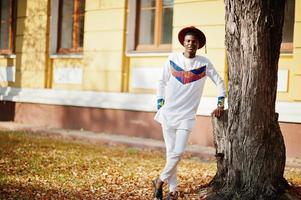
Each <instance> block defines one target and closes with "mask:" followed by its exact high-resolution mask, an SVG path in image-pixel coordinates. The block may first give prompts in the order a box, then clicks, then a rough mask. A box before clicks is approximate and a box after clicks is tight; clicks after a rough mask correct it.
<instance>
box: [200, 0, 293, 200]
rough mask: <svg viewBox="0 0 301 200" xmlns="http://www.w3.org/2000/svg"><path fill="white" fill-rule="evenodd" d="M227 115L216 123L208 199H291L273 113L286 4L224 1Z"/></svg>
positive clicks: (282, 0)
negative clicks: (213, 173)
mask: <svg viewBox="0 0 301 200" xmlns="http://www.w3.org/2000/svg"><path fill="white" fill-rule="evenodd" d="M225 5H226V50H227V58H228V65H229V96H228V104H229V110H228V111H227V112H225V113H224V115H223V117H222V118H221V119H213V122H214V123H213V126H214V138H215V144H216V148H217V152H216V153H217V154H216V157H217V169H218V170H217V173H216V176H215V177H214V179H213V180H212V182H211V184H210V186H211V188H212V192H211V193H210V194H209V195H208V196H207V198H206V199H214V200H217V199H223V200H227V199H239V200H249V199H250V200H251V199H252V200H253V199H254V200H261V199H262V200H266V199H273V200H274V199H290V198H292V197H289V196H288V195H284V194H285V189H286V188H287V187H288V184H287V182H286V180H285V179H284V178H283V173H284V167H285V145H284V141H283V137H282V134H281V130H280V127H279V124H278V114H277V113H275V101H276V93H277V72H278V60H279V53H280V44H281V37H282V26H283V17H284V6H285V0H225Z"/></svg>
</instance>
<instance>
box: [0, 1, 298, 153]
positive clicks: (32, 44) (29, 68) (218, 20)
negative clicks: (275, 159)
mask: <svg viewBox="0 0 301 200" xmlns="http://www.w3.org/2000/svg"><path fill="white" fill-rule="evenodd" d="M0 9H1V12H0V13H1V16H0V18H1V24H0V30H1V33H0V34H1V35H0V54H1V55H0V86H1V89H0V92H1V93H0V98H1V99H0V100H1V103H0V112H1V116H0V120H14V121H16V122H20V123H31V124H35V125H42V126H48V127H62V128H74V129H80V128H83V129H88V130H93V131H102V132H108V133H114V134H125V135H133V136H140V137H148V138H156V139H161V130H160V127H159V125H158V124H157V123H155V122H154V121H153V116H154V114H155V112H156V96H155V90H156V84H157V83H156V81H157V79H158V76H159V74H160V71H161V68H162V65H163V63H164V61H165V60H166V58H167V56H168V55H169V53H170V52H172V51H181V50H182V47H181V45H180V44H179V42H178V40H177V33H178V31H179V30H180V29H181V28H183V27H185V26H188V25H194V26H196V27H198V28H200V29H201V30H202V31H203V32H204V33H205V34H206V36H207V45H206V52H205V48H203V49H202V50H200V51H199V54H202V55H205V56H206V57H208V58H209V59H210V60H211V61H212V62H213V64H214V66H215V68H216V69H217V71H218V72H219V73H220V75H221V76H223V77H224V79H225V80H226V81H227V64H226V63H227V62H226V56H225V45H224V40H225V39H224V37H225V20H224V15H225V9H224V1H223V0H70V1H62V0H1V3H0ZM283 30H284V31H283V44H282V47H281V55H280V61H279V73H278V75H279V76H278V94H277V105H276V110H277V112H279V114H280V117H279V121H280V122H281V129H282V132H283V134H284V137H285V142H286V146H287V152H288V155H290V156H299V157H301V151H300V150H299V149H298V148H299V147H298V145H300V141H301V140H300V138H301V131H300V128H301V124H300V123H301V90H300V89H299V87H300V85H301V0H288V1H287V7H286V18H285V28H284V29H283ZM203 96H204V97H203V98H202V101H201V103H200V107H199V109H198V122H197V124H196V127H195V129H194V130H193V134H192V137H191V142H192V143H197V144H200V145H206V146H212V145H213V143H212V136H211V126H210V117H209V115H210V112H211V110H212V109H213V108H214V106H215V105H216V98H215V96H216V89H215V86H214V85H213V84H212V82H210V81H207V83H206V86H205V90H204V95H203ZM3 113H5V114H3Z"/></svg>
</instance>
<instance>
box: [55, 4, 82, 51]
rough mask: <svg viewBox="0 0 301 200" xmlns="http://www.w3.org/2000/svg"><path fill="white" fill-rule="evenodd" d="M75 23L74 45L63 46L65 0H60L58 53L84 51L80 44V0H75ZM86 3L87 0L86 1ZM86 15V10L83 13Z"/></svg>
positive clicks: (73, 29)
mask: <svg viewBox="0 0 301 200" xmlns="http://www.w3.org/2000/svg"><path fill="white" fill-rule="evenodd" d="M73 1H74V7H73V17H72V18H73V24H72V47H71V48H61V33H62V9H63V1H62V0H59V2H58V29H57V30H58V32H57V53H58V54H70V53H82V52H83V47H79V46H78V41H79V38H78V33H79V31H80V29H79V23H80V22H79V19H80V11H79V9H80V6H79V5H80V0H73ZM84 3H86V1H84ZM83 15H84V16H85V11H84V13H83Z"/></svg>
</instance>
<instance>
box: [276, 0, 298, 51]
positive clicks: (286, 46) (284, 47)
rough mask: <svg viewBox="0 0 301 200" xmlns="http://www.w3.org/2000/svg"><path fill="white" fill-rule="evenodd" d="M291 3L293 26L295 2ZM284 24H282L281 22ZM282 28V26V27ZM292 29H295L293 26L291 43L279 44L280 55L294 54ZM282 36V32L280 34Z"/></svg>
mask: <svg viewBox="0 0 301 200" xmlns="http://www.w3.org/2000/svg"><path fill="white" fill-rule="evenodd" d="M293 3H294V9H293V12H294V13H293V14H294V17H293V20H294V22H293V24H295V16H296V12H295V10H296V0H293ZM283 23H284V22H283ZM283 27H284V25H283ZM294 29H295V25H293V30H292V31H293V34H292V37H293V38H292V42H281V46H280V53H284V54H285V53H288V54H290V53H293V52H294ZM282 34H283V32H282Z"/></svg>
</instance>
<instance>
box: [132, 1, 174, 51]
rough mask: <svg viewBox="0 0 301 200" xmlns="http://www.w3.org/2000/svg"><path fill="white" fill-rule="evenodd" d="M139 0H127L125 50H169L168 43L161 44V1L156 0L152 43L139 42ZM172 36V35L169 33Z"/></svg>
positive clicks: (170, 45) (169, 45) (170, 46)
mask: <svg viewBox="0 0 301 200" xmlns="http://www.w3.org/2000/svg"><path fill="white" fill-rule="evenodd" d="M140 3H141V1H140V0H129V2H128V24H127V52H137V53H140V52H169V51H170V50H171V49H172V42H171V43H170V44H162V43H161V37H162V33H161V32H162V25H161V24H162V21H163V19H162V17H163V16H162V15H163V1H162V0H156V5H155V8H156V9H155V20H154V23H155V24H154V43H153V44H139V42H138V40H139V25H140V21H139V20H140V18H139V15H140V11H141V10H140V5H141V4H140ZM171 37H172V35H171Z"/></svg>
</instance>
